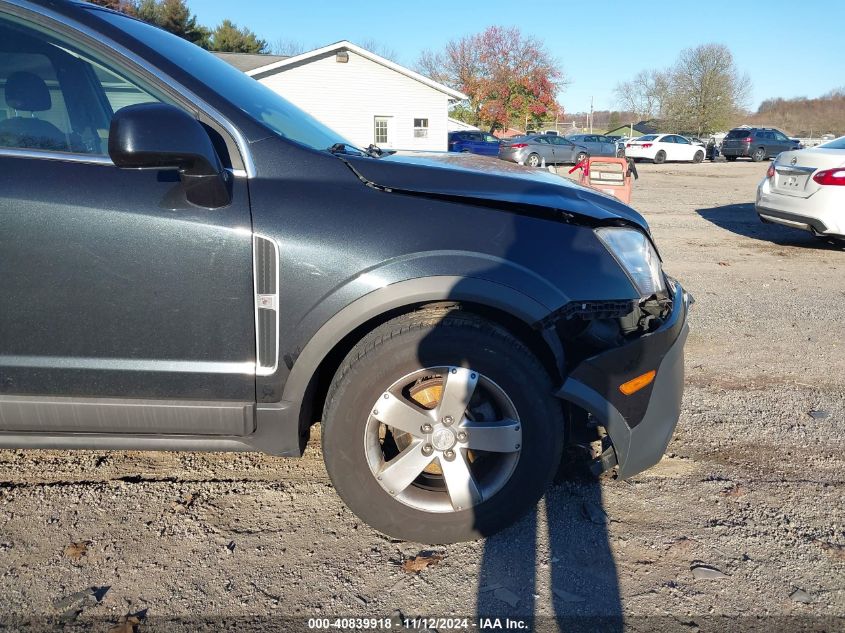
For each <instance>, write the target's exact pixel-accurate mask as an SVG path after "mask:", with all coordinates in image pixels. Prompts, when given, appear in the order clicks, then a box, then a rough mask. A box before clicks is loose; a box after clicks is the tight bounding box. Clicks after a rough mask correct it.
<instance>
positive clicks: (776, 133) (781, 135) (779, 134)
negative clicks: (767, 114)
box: [774, 130, 789, 141]
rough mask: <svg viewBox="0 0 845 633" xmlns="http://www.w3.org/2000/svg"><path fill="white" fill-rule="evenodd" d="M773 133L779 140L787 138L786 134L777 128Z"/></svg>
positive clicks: (786, 139)
mask: <svg viewBox="0 0 845 633" xmlns="http://www.w3.org/2000/svg"><path fill="white" fill-rule="evenodd" d="M774 135H775V138H776V139H777V140H779V141H788V140H789V137H787V136H786V134H783V133H782V132H778V131H777V130H775V132H774Z"/></svg>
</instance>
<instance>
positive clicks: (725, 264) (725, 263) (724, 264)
mask: <svg viewBox="0 0 845 633" xmlns="http://www.w3.org/2000/svg"><path fill="white" fill-rule="evenodd" d="M719 266H730V264H729V263H728V262H719Z"/></svg>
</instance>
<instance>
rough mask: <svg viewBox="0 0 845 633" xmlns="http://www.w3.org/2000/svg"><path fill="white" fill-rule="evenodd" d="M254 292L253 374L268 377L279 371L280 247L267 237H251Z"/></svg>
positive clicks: (257, 235)
mask: <svg viewBox="0 0 845 633" xmlns="http://www.w3.org/2000/svg"><path fill="white" fill-rule="evenodd" d="M252 272H253V275H252V276H253V284H254V288H255V374H256V375H257V376H270V375H271V374H274V373H276V370H277V369H278V367H279V245H278V244H277V243H276V242H275V241H274V240H272V239H270V238H269V237H266V236H264V235H259V234H258V233H255V234H253V236H252Z"/></svg>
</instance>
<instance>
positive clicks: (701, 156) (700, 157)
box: [692, 150, 704, 163]
mask: <svg viewBox="0 0 845 633" xmlns="http://www.w3.org/2000/svg"><path fill="white" fill-rule="evenodd" d="M703 160H704V152H702V151H701V150H699V151H697V152H696V153H695V156H693V157H692V162H694V163H700V162H701V161H703Z"/></svg>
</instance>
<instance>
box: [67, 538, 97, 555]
mask: <svg viewBox="0 0 845 633" xmlns="http://www.w3.org/2000/svg"><path fill="white" fill-rule="evenodd" d="M89 545H91V541H79V542H78V543H71V544H70V545H68V546H67V547H65V557H67V558H69V559H71V560H79V559H80V558H82V557H83V556H85V554H87V553H88V546H89Z"/></svg>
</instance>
